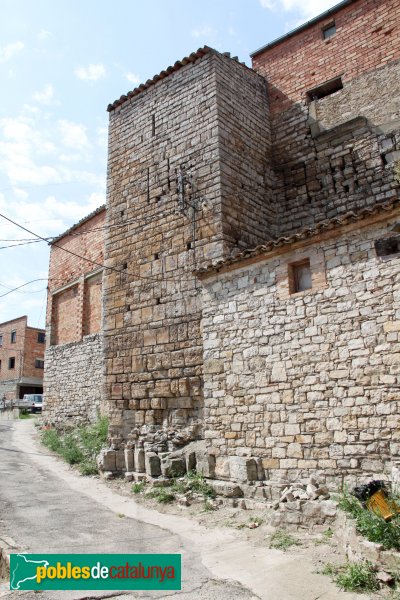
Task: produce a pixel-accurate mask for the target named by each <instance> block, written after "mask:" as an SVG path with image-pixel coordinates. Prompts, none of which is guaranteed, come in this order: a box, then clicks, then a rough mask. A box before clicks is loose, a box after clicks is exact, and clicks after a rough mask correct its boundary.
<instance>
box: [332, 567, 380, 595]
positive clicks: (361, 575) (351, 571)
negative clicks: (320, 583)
mask: <svg viewBox="0 0 400 600" xmlns="http://www.w3.org/2000/svg"><path fill="white" fill-rule="evenodd" d="M322 574H323V575H328V576H329V577H331V578H332V579H333V581H334V582H335V583H336V584H337V585H338V586H339V587H341V588H342V589H343V590H345V591H346V592H371V591H374V590H378V589H379V583H378V580H377V579H376V574H375V570H374V567H373V565H372V564H371V563H370V562H367V561H365V562H358V563H347V564H345V565H332V564H330V563H328V564H326V565H325V567H324V569H323V571H322Z"/></svg>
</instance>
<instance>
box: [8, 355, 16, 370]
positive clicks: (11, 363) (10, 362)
mask: <svg viewBox="0 0 400 600" xmlns="http://www.w3.org/2000/svg"><path fill="white" fill-rule="evenodd" d="M8 368H9V369H15V356H11V357H10V358H9V359H8Z"/></svg>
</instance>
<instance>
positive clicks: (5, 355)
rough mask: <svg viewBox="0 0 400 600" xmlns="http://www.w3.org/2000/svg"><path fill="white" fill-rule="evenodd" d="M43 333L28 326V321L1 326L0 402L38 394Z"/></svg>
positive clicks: (40, 384)
mask: <svg viewBox="0 0 400 600" xmlns="http://www.w3.org/2000/svg"><path fill="white" fill-rule="evenodd" d="M44 350H45V331H44V329H38V328H36V327H29V326H28V317H26V316H23V317H18V318H17V319H12V320H11V321H6V322H5V323H0V399H1V398H4V397H6V399H7V400H14V399H16V398H22V397H23V395H24V394H29V393H35V394H41V393H42V391H43V368H44Z"/></svg>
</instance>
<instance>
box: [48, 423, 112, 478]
mask: <svg viewBox="0 0 400 600" xmlns="http://www.w3.org/2000/svg"><path fill="white" fill-rule="evenodd" d="M107 433H108V419H107V418H106V417H100V418H99V419H98V421H97V422H96V423H94V424H92V425H84V426H82V427H77V428H76V429H73V430H71V431H69V432H64V433H61V432H58V431H56V430H55V429H44V430H43V431H42V443H43V444H44V445H45V446H46V447H47V448H49V450H51V451H52V452H56V453H57V454H59V455H60V456H61V457H62V458H63V459H64V460H65V461H66V462H67V463H68V464H70V465H77V466H78V468H79V471H80V473H81V474H82V475H95V474H97V473H98V468H97V463H96V457H97V455H98V454H99V452H100V450H101V449H102V448H103V447H104V446H105V445H106V443H107Z"/></svg>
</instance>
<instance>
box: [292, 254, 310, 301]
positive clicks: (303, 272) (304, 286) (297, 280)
mask: <svg viewBox="0 0 400 600" xmlns="http://www.w3.org/2000/svg"><path fill="white" fill-rule="evenodd" d="M311 288H312V278H311V268H310V259H306V260H303V261H301V262H298V263H293V264H292V265H289V292H290V293H291V294H296V293H297V292H304V290H310V289H311Z"/></svg>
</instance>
